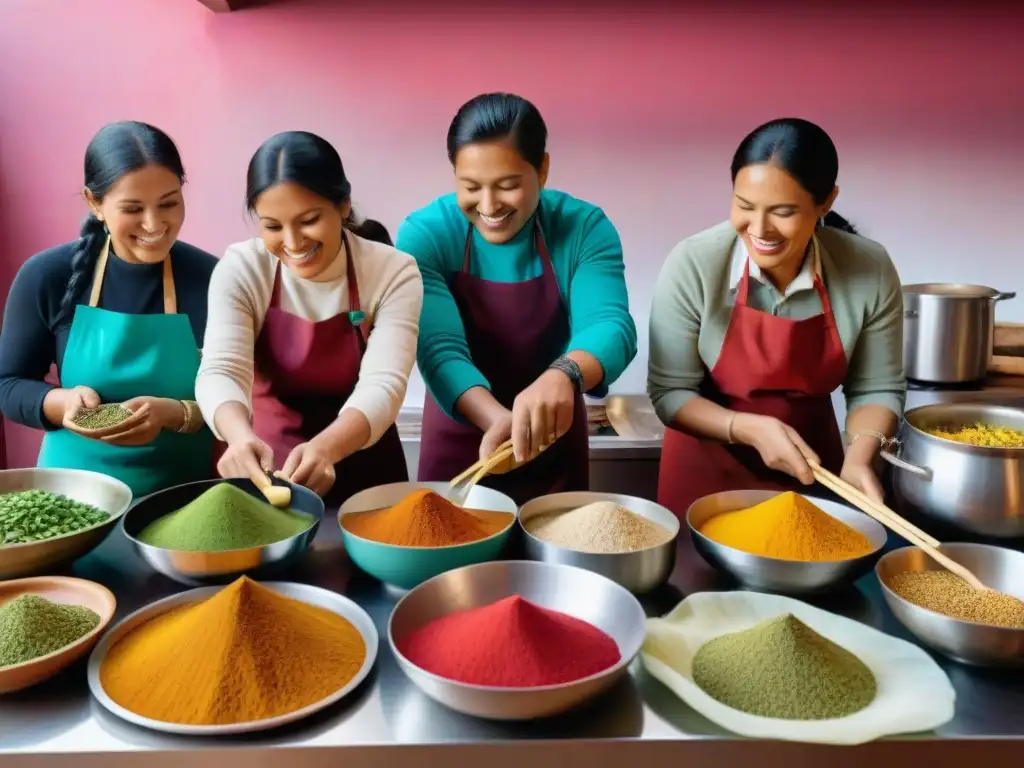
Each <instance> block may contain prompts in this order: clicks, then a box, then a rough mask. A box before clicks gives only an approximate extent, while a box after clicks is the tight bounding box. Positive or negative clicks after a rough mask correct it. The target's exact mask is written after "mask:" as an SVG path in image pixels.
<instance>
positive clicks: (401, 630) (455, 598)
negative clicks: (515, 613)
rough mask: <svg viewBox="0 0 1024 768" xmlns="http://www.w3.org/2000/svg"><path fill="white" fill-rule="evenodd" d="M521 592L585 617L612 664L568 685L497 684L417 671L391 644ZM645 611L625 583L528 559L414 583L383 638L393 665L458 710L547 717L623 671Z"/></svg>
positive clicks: (638, 641) (639, 638) (640, 636)
mask: <svg viewBox="0 0 1024 768" xmlns="http://www.w3.org/2000/svg"><path fill="white" fill-rule="evenodd" d="M511 595H520V596H521V597H523V598H524V599H526V600H529V601H530V602H532V603H535V604H536V605H539V606H541V607H543V608H547V609H549V610H554V611H560V612H562V613H566V614H568V615H570V616H574V617H576V618H578V619H582V620H583V621H586V622H589V623H590V624H592V625H594V626H596V627H597V628H598V629H600V630H602V631H603V632H605V633H607V634H608V635H610V636H611V637H612V638H613V639H614V640H615V642H616V643H617V644H618V646H619V652H620V653H621V655H622V658H621V660H620V661H619V663H618V664H616V665H615V666H613V667H611V668H609V669H606V670H605V671H603V672H599V673H598V674H596V675H591V676H590V677H585V678H583V679H582V680H577V681H575V682H572V683H563V684H561V685H546V686H539V687H534V688H499V687H495V686H487V685H470V684H468V683H459V682H455V681H453V680H447V679H445V678H443V677H439V676H437V675H435V674H432V673H430V672H427V671H426V670H424V669H421V668H420V667H418V666H417V665H415V664H413V663H412V662H411V661H409V660H408V659H407V658H405V656H403V655H402V654H401V652H400V651H399V650H398V646H397V643H398V642H399V641H401V639H402V638H404V637H406V636H407V635H408V634H410V633H411V632H414V631H416V630H417V629H419V628H420V627H422V626H424V625H425V624H427V623H429V622H431V621H433V620H435V619H439V618H441V617H443V616H447V615H448V614H451V613H455V612H457V611H464V610H468V609H470V608H479V607H482V606H485V605H490V604H491V603H494V602H496V601H498V600H501V599H503V598H506V597H509V596H511ZM644 622H645V616H644V610H643V608H642V607H641V606H640V603H639V602H638V601H637V599H636V598H635V597H634V596H633V595H632V594H630V593H629V591H628V590H626V589H625V588H624V587H621V586H619V585H618V584H615V583H614V582H612V581H610V580H609V579H606V578H605V577H603V576H599V575H598V574H596V573H592V572H591V571H586V570H583V569H582V568H571V567H569V566H566V565H552V564H550V563H538V562H534V561H530V560H511V561H500V562H493V563H481V564H479V565H470V566H467V567H465V568H459V569H458V570H454V571H448V572H447V573H443V574H441V575H440V576H435V577H434V578H432V579H430V580H429V581H426V582H424V583H423V584H420V585H419V586H418V587H416V588H415V589H413V590H412V591H411V592H409V594H407V595H406V596H405V597H403V598H402V599H401V600H399V601H398V604H397V605H396V606H395V609H394V611H392V613H391V618H390V619H389V620H388V642H389V643H390V644H391V650H392V652H393V653H394V654H395V658H396V659H398V664H399V666H400V667H401V668H402V671H403V672H405V674H406V675H407V676H408V677H409V679H410V680H411V681H412V682H413V683H414V684H415V685H416V686H417V687H418V688H419V689H420V690H422V691H423V692H424V693H425V694H426V695H427V696H429V697H431V698H432V699H434V700H435V701H438V702H440V703H441V704H444V705H445V706H446V707H450V708H452V709H454V710H456V711H458V712H462V713H464V714H467V715H475V716H476V717H486V718H490V719H493V720H530V719H534V718H538V717H547V716H549V715H555V714H558V713H560V712H565V711H566V710H568V709H571V708H573V707H576V706H578V705H580V704H582V703H584V702H585V701H588V700H590V699H592V698H594V697H595V696H597V695H598V694H600V693H601V692H603V691H605V690H606V689H607V688H608V687H609V686H611V685H612V684H614V683H615V681H616V680H618V679H619V678H620V677H621V676H622V675H624V674H626V671H627V668H628V667H629V664H630V662H631V661H632V660H633V658H634V657H635V656H636V654H637V653H639V651H640V646H641V645H642V644H643V641H644Z"/></svg>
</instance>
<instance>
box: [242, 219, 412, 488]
mask: <svg viewBox="0 0 1024 768" xmlns="http://www.w3.org/2000/svg"><path fill="white" fill-rule="evenodd" d="M343 247H344V249H345V262H346V265H345V268H346V269H347V270H348V271H347V275H348V304H349V311H348V312H342V313H341V314H338V315H335V316H334V317H331V318H329V319H327V320H322V321H320V322H316V321H313V320H306V319H304V318H301V317H298V316H297V315H293V314H291V313H290V312H287V311H285V310H284V309H281V264H280V263H278V265H277V268H276V271H275V273H274V291H273V293H272V294H271V298H270V306H269V307H268V309H267V315H266V317H265V319H264V320H263V328H262V330H261V331H260V335H259V338H257V339H256V348H255V358H256V362H255V373H256V375H255V380H254V382H253V429H254V430H255V432H256V434H257V435H258V436H259V437H260V438H261V439H262V440H264V441H266V442H267V443H268V444H269V445H270V446H271V447H272V448H273V449H274V460H275V462H276V463H277V465H278V466H279V467H280V466H281V465H283V464H284V461H285V459H287V458H288V455H289V454H290V453H291V451H292V449H293V448H295V446H297V445H299V444H300V443H306V442H309V441H310V440H311V439H312V438H314V437H316V435H318V434H319V433H320V432H322V431H323V430H324V429H326V428H327V427H328V426H330V425H331V423H332V422H333V421H334V420H335V419H336V418H338V413H339V412H340V410H341V408H342V406H343V405H344V404H345V401H346V400H348V398H349V396H350V395H351V394H352V390H354V389H355V386H356V382H357V381H358V380H359V364H360V363H361V362H362V359H363V352H364V351H365V349H366V339H367V337H368V335H369V331H368V330H364V329H365V328H366V325H365V324H364V323H363V322H362V318H363V313H362V310H361V304H360V302H359V285H358V282H357V280H356V271H355V269H354V267H353V265H352V255H351V252H350V251H349V245H348V238H347V237H346V238H344V239H343ZM334 472H335V475H336V479H335V481H334V486H333V487H332V488H331V490H330V491H328V493H327V495H326V496H325V497H324V502H325V504H326V506H327V507H328V508H333V507H337V506H340V505H341V503H342V502H344V501H345V500H346V499H347V498H349V497H350V496H352V495H353V494H355V493H358V492H359V491H362V490H364V489H366V488H371V487H373V486H375V485H384V484H386V483H397V482H404V481H407V480H408V479H409V472H408V470H407V469H406V465H405V454H404V452H403V451H402V442H401V440H400V439H399V437H398V429H397V428H396V427H395V425H394V424H392V425H391V427H389V428H388V430H387V432H385V433H384V435H383V436H382V437H381V439H380V440H378V441H377V442H376V443H374V444H373V445H372V446H370V447H369V448H366V449H364V450H361V451H356V452H355V453H353V454H352V455H351V456H349V457H347V458H345V459H343V460H342V461H340V462H339V463H338V464H336V465H335V467H334Z"/></svg>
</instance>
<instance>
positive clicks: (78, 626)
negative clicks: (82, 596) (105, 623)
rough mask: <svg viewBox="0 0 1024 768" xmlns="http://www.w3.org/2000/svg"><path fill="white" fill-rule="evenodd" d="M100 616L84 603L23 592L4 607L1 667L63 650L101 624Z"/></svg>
mask: <svg viewBox="0 0 1024 768" xmlns="http://www.w3.org/2000/svg"><path fill="white" fill-rule="evenodd" d="M99 623H100V617H99V615H98V614H97V613H96V612H95V611H93V610H91V609H89V608H86V607H84V606H81V605H62V604H60V603H53V602H51V601H49V600H47V599H46V598H45V597H42V596H40V595H20V596H18V597H16V598H14V599H13V600H10V601H8V602H6V603H4V604H3V605H2V606H0V667H7V666H10V665H12V664H22V663H24V662H26V661H31V660H32V659H37V658H39V657H40V656H46V655H47V654H50V653H53V652H54V651H59V650H60V649H61V648H66V647H67V646H69V645H71V644H72V643H74V642H75V641H76V640H80V639H81V638H83V637H85V636H86V635H87V634H89V633H90V632H92V631H93V630H94V629H96V627H97V626H99Z"/></svg>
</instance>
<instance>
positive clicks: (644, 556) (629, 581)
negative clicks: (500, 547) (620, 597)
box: [519, 491, 680, 595]
mask: <svg viewBox="0 0 1024 768" xmlns="http://www.w3.org/2000/svg"><path fill="white" fill-rule="evenodd" d="M598 501H610V502H613V503H615V504H619V505H620V506H623V507H625V508H626V509H628V510H629V511H631V512H633V513H634V514H637V515H640V517H643V518H646V519H647V520H650V521H651V522H653V523H657V524H658V525H660V526H661V527H662V528H666V529H668V531H669V532H670V533H671V534H672V538H671V539H669V540H668V541H665V542H663V543H661V544H658V545H656V546H653V547H648V548H647V549H641V550H637V551H636V552H621V553H616V554H603V553H594V552H578V551H576V550H573V549H566V548H565V547H560V546H558V545H556V544H552V543H551V542H549V541H545V540H544V539H541V538H538V537H537V536H534V535H533V534H532V533H530V531H529V529H528V528H527V527H526V523H527V522H528V521H529V520H530V519H531V518H534V517H536V516H538V515H543V514H545V513H549V512H566V511H569V510H572V509H576V508H578V507H582V506H584V505H586V504H593V503H595V502H598ZM519 525H520V527H521V528H522V530H523V535H524V541H525V542H526V545H525V546H526V554H527V557H529V558H530V559H531V560H538V561H540V562H543V563H557V564H560V565H573V566H576V567H577V568H586V569H587V570H588V571H594V572H595V573H599V574H601V575H602V576H605V577H606V578H609V579H611V580H612V581H614V582H615V583H616V584H621V585H622V586H624V587H625V588H626V589H628V590H629V591H630V592H633V593H634V594H638V595H639V594H643V593H645V592H650V591H651V590H652V589H654V588H655V587H658V586H660V585H661V584H663V583H664V582H665V581H666V580H667V579H668V577H669V576H671V575H672V569H673V568H674V567H675V564H676V543H677V539H678V537H679V527H680V526H679V519H678V518H677V517H676V516H675V515H674V514H672V512H671V511H669V510H668V509H666V508H665V507H663V506H661V505H660V504H655V503H654V502H653V501H648V500H647V499H641V498H637V497H636V496H623V495H621V494H617V493H595V492H588V491H584V492H577V493H553V494H550V495H548V496H541V497H539V498H536V499H533V500H532V501H528V502H527V503H526V504H524V505H523V506H522V508H521V509H520V510H519Z"/></svg>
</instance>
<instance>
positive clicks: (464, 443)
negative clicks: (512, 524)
mask: <svg viewBox="0 0 1024 768" xmlns="http://www.w3.org/2000/svg"><path fill="white" fill-rule="evenodd" d="M533 234H534V244H535V246H536V249H537V252H538V253H539V254H540V257H541V265H542V267H543V272H542V273H541V275H540V276H539V277H535V278H533V279H531V280H525V281H523V282H520V283H499V282H494V281H491V280H484V279H482V278H479V277H474V276H473V275H472V274H471V273H470V259H471V255H472V237H473V227H472V226H470V228H469V231H468V232H467V233H466V245H465V249H464V251H463V258H462V270H461V271H460V272H459V273H457V274H456V275H455V278H454V281H453V283H452V285H451V292H452V297H453V298H454V299H455V303H456V304H457V305H458V307H459V314H460V315H461V317H462V324H463V325H464V326H465V329H466V343H467V345H468V346H469V355H470V358H471V359H472V360H473V365H475V366H476V367H477V370H479V371H480V373H482V374H483V375H484V377H485V378H486V379H487V381H488V382H490V385H491V394H493V395H494V398H495V399H496V400H497V401H498V402H499V403H501V404H502V405H503V406H504V407H505V408H508V409H509V410H511V409H512V403H513V402H514V401H515V399H516V396H517V395H518V394H519V393H520V392H522V391H523V390H524V389H526V388H527V387H529V386H530V385H531V384H532V383H533V382H534V381H535V380H536V379H537V377H538V376H540V375H541V374H542V373H544V372H545V371H546V370H547V369H548V367H549V366H550V365H551V363H553V362H554V361H555V359H557V358H558V357H559V356H560V355H562V354H564V353H565V348H566V345H567V344H568V343H569V338H570V325H569V315H568V313H567V312H566V309H565V306H564V305H563V303H562V297H561V294H560V293H559V291H558V281H557V280H556V279H555V271H554V267H553V266H552V264H551V255H550V254H549V253H548V249H547V245H546V244H545V242H544V234H543V233H542V232H541V229H540V214H539V212H538V214H537V216H536V218H535V219H534V228H533ZM482 438H483V433H482V432H481V431H480V430H479V429H478V428H477V427H475V426H474V425H472V424H470V423H468V422H458V421H455V420H454V419H452V418H450V417H449V416H448V415H447V414H445V413H444V411H442V410H441V408H440V407H439V406H438V405H437V403H436V402H435V401H434V398H433V397H432V396H431V395H430V394H429V393H428V394H427V397H426V400H425V402H424V406H423V426H422V444H421V448H420V465H419V479H420V480H421V481H447V480H451V479H452V478H453V477H455V476H456V475H458V474H459V473H460V472H462V471H463V470H465V469H466V468H467V467H469V466H470V465H471V464H473V463H474V462H476V461H477V459H478V458H479V457H480V440H481V439H482ZM589 459H590V442H589V439H588V437H587V409H586V405H585V404H584V401H583V395H581V394H577V396H576V407H575V411H574V414H573V420H572V426H571V427H570V429H569V431H568V432H567V433H566V434H565V435H563V436H562V437H561V438H560V439H559V440H557V441H556V442H555V443H554V444H553V445H552V446H551V447H549V448H548V449H547V450H545V451H544V452H543V453H542V454H540V455H539V456H538V457H537V458H535V459H534V460H533V461H531V462H529V463H528V464H525V465H524V466H522V467H519V468H517V469H515V470H513V471H511V472H508V473H506V474H504V475H490V476H488V477H485V478H484V479H483V480H482V481H481V485H485V486H487V487H489V488H493V489H495V490H497V491H500V492H501V493H504V494H506V495H508V496H510V497H512V499H513V500H515V502H516V503H517V504H524V503H526V502H527V501H529V500H530V499H533V498H536V497H537V496H543V495H545V494H548V493H559V492H561V491H585V490H587V489H588V487H589V485H590V464H589Z"/></svg>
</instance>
